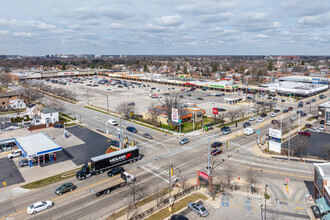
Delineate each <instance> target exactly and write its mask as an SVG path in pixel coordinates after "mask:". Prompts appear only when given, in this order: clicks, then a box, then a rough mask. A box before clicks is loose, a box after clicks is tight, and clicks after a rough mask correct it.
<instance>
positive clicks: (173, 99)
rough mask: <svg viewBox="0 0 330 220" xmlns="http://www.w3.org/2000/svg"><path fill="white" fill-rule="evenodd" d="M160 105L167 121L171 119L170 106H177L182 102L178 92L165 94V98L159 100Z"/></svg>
mask: <svg viewBox="0 0 330 220" xmlns="http://www.w3.org/2000/svg"><path fill="white" fill-rule="evenodd" d="M160 103H161V107H163V108H164V109H165V111H166V114H167V117H168V120H169V121H172V108H174V107H179V105H180V104H181V103H182V99H181V98H180V96H179V95H178V94H174V95H168V96H165V99H164V100H163V101H161V102H160Z"/></svg>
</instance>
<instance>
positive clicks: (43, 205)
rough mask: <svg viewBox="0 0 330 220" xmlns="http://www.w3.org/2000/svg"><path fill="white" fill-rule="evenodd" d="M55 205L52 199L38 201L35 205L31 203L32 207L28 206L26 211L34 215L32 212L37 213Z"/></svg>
mask: <svg viewBox="0 0 330 220" xmlns="http://www.w3.org/2000/svg"><path fill="white" fill-rule="evenodd" d="M53 205H54V203H53V202H51V201H41V202H36V203H34V204H33V205H31V206H30V207H28V208H27V210H26V211H27V213H28V214H30V215H32V214H36V213H37V212H40V211H42V210H45V209H49V208H51V207H52V206H53Z"/></svg>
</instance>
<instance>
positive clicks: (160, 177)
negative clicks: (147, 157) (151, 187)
mask: <svg viewBox="0 0 330 220" xmlns="http://www.w3.org/2000/svg"><path fill="white" fill-rule="evenodd" d="M142 168H143V169H144V170H146V171H148V172H149V173H152V174H154V175H155V176H157V177H158V178H160V179H162V180H164V181H165V182H167V183H169V181H168V180H167V179H165V178H163V177H161V176H160V175H158V174H157V173H155V172H153V171H151V170H149V169H148V168H145V167H144V166H142Z"/></svg>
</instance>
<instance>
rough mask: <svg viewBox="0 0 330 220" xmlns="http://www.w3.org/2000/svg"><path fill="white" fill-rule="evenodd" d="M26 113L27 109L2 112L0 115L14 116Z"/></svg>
mask: <svg viewBox="0 0 330 220" xmlns="http://www.w3.org/2000/svg"><path fill="white" fill-rule="evenodd" d="M24 111H26V108H23V109H17V110H15V111H9V112H1V113H0V115H7V114H13V113H17V112H24Z"/></svg>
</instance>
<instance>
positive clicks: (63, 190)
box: [55, 183, 77, 195]
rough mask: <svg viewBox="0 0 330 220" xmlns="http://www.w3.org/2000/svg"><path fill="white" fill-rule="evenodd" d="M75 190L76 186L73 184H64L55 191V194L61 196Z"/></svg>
mask: <svg viewBox="0 0 330 220" xmlns="http://www.w3.org/2000/svg"><path fill="white" fill-rule="evenodd" d="M75 189H77V186H76V185H74V184H73V183H64V184H63V185H62V186H60V187H58V188H57V189H56V190H55V194H57V195H62V194H63V193H66V192H70V191H73V190H75Z"/></svg>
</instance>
